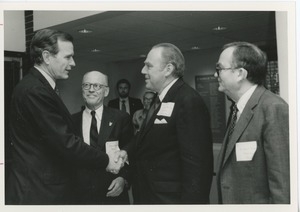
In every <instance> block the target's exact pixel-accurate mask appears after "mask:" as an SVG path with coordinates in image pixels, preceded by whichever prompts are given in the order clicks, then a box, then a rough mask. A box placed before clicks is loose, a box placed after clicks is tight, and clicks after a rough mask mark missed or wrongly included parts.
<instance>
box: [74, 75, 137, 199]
mask: <svg viewBox="0 0 300 212" xmlns="http://www.w3.org/2000/svg"><path fill="white" fill-rule="evenodd" d="M108 93H109V87H108V79H107V76H106V75H104V74H102V73H101V72H99V71H91V72H87V73H86V74H85V75H84V76H83V80H82V96H83V99H84V101H85V105H86V107H85V109H84V110H83V111H80V112H78V113H76V114H74V115H73V116H72V118H73V121H74V123H75V128H76V131H77V135H79V136H81V137H83V141H84V142H85V143H87V144H89V145H93V143H92V142H94V144H95V148H97V149H99V150H100V151H103V152H105V151H106V142H109V141H110V142H111V141H118V142H119V146H120V148H122V147H123V146H124V145H125V144H127V143H128V142H129V140H130V139H131V137H132V136H133V133H132V132H133V130H132V124H131V119H130V116H129V114H127V113H125V112H122V111H119V110H116V109H113V108H108V107H105V106H104V105H103V101H104V98H105V97H106V96H107V95H108ZM91 111H95V117H96V120H97V121H96V123H97V132H98V136H97V137H96V138H95V139H96V140H95V141H94V140H93V138H92V137H90V129H91V127H92V126H91V125H92V124H91V120H92V115H91ZM128 178H129V169H128V166H127V165H125V167H124V168H123V169H122V170H121V171H120V173H119V175H117V176H116V175H113V174H111V173H109V172H106V171H105V170H89V169H78V170H77V172H76V175H75V180H76V181H75V183H76V184H75V186H74V187H75V188H76V192H77V195H76V196H77V197H78V200H77V202H76V203H77V204H129V197H128V192H127V191H128V190H127V188H125V187H126V186H125V184H127V183H128ZM125 181H127V182H125Z"/></svg>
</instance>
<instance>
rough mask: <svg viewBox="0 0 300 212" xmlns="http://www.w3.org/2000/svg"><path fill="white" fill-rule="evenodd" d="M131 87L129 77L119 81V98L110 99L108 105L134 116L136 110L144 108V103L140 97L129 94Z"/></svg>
mask: <svg viewBox="0 0 300 212" xmlns="http://www.w3.org/2000/svg"><path fill="white" fill-rule="evenodd" d="M130 87H131V85H130V83H129V81H128V80H127V79H121V80H119V81H118V82H117V91H118V95H119V98H116V99H113V100H110V101H109V102H108V107H112V108H116V109H118V110H122V111H126V112H127V113H128V114H130V116H131V118H132V116H133V114H134V113H135V111H137V110H140V109H143V104H142V101H141V100H140V99H136V98H133V97H130V96H129V92H130Z"/></svg>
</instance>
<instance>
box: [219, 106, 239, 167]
mask: <svg viewBox="0 0 300 212" xmlns="http://www.w3.org/2000/svg"><path fill="white" fill-rule="evenodd" d="M237 112H238V108H237V106H236V104H234V105H233V107H232V111H231V116H230V122H229V125H228V136H227V139H226V140H225V142H224V144H223V145H224V154H223V157H222V163H223V161H224V158H225V154H226V150H227V144H228V142H229V140H230V137H231V135H232V133H233V130H234V127H235V123H236V119H237Z"/></svg>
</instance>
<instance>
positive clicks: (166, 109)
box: [157, 102, 175, 117]
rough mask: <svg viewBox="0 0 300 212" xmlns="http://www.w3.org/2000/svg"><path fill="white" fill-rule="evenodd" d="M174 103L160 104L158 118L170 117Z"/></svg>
mask: <svg viewBox="0 0 300 212" xmlns="http://www.w3.org/2000/svg"><path fill="white" fill-rule="evenodd" d="M174 106H175V103H174V102H162V103H161V106H160V110H159V111H158V113H157V115H158V116H166V117H170V116H171V115H172V112H173V109H174Z"/></svg>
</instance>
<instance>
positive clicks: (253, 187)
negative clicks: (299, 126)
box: [217, 86, 290, 204]
mask: <svg viewBox="0 0 300 212" xmlns="http://www.w3.org/2000/svg"><path fill="white" fill-rule="evenodd" d="M227 133H228V132H226V135H225V138H224V142H225V141H226V139H227ZM249 141H255V142H256V144H257V149H256V151H255V152H254V155H253V158H252V160H249V161H238V160H237V154H239V153H241V152H240V151H238V150H237V149H236V144H237V143H239V144H242V145H247V143H246V142H249ZM244 147H245V146H244ZM222 159H223V160H222ZM217 170H218V173H217V184H218V185H217V187H218V193H219V200H220V202H221V203H225V204H226V203H227V204H241V203H247V204H252V203H253V204H258V203H263V204H266V203H281V204H282V203H289V202H290V175H289V174H290V169H289V109H288V105H287V103H286V102H284V101H283V100H282V99H281V98H280V97H278V96H277V95H275V94H273V93H271V92H270V91H268V90H266V89H265V88H264V87H262V86H258V87H257V88H256V90H255V91H254V93H253V94H252V96H251V98H250V99H249V101H248V103H247V104H246V106H245V108H244V111H243V112H242V114H241V116H240V118H239V120H238V122H237V123H236V126H235V129H234V132H233V134H232V136H231V139H230V140H229V141H228V145H227V150H226V151H225V149H224V145H223V146H222V149H221V152H220V155H219V160H218V166H217Z"/></svg>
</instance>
